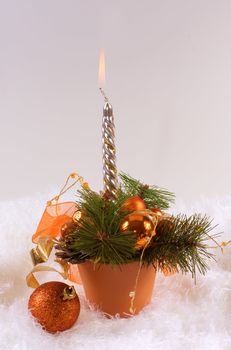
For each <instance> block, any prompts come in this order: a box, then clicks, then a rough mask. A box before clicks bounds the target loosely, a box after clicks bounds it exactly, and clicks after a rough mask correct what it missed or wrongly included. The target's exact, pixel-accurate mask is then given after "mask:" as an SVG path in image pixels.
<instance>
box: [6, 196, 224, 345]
mask: <svg viewBox="0 0 231 350" xmlns="http://www.w3.org/2000/svg"><path fill="white" fill-rule="evenodd" d="M47 198H49V196H42V195H38V196H36V197H30V198H22V199H17V200H14V201H5V202H1V203H0V218H1V220H0V238H1V240H0V263H1V265H0V350H32V349H33V350H40V349H44V350H64V349H65V350H71V349H73V350H77V349H81V350H104V349H105V350H120V349H121V350H122V349H123V350H134V349H139V350H149V349H150V350H151V349H153V350H154V349H157V350H162V349H163V350H168V349H169V350H178V349H179V350H180V349H187V350H191V349H193V350H200V349H203V350H205V349H209V350H230V349H231V248H230V247H227V248H226V249H225V253H224V254H223V255H222V254H221V252H220V251H219V250H215V251H214V253H216V259H217V263H215V262H213V261H211V262H210V270H209V272H208V273H207V274H206V276H200V275H199V274H198V275H197V281H196V284H195V283H194V281H193V280H192V278H191V276H190V275H189V274H188V275H181V274H177V275H174V276H172V277H164V276H163V275H161V274H158V276H157V279H156V282H155V288H154V293H153V298H152V302H151V304H150V305H149V306H147V307H146V308H145V309H144V310H143V311H142V312H141V313H140V314H139V315H137V316H135V317H133V318H130V319H111V320H110V319H107V318H105V317H104V316H103V315H102V314H101V313H99V312H95V311H92V310H90V309H89V308H88V306H87V303H86V301H85V298H84V294H83V290H82V287H80V286H77V287H76V288H77V292H78V294H79V296H80V300H81V312H80V316H79V319H78V321H77V323H76V324H75V325H74V327H73V328H71V329H70V330H68V331H65V332H63V333H60V334H55V335H51V334H48V333H46V332H45V331H43V330H42V328H41V327H40V326H39V325H38V324H37V323H36V322H35V321H34V319H33V318H32V316H31V315H30V313H29V312H28V310H27V302H28V298H29V296H30V294H31V293H32V290H31V289H29V288H28V287H27V286H26V283H25V277H26V275H27V273H28V272H29V271H30V270H31V268H32V264H31V261H30V256H29V251H30V249H31V248H32V243H31V235H32V233H33V232H34V230H35V228H36V225H37V223H38V220H39V218H40V216H41V214H42V212H43V209H44V203H46V199H47ZM173 212H174V213H178V212H185V213H187V214H191V213H194V212H201V213H207V214H208V215H210V216H211V217H214V224H218V227H217V228H216V229H215V230H214V232H222V236H221V238H220V239H219V240H220V241H225V240H229V239H231V197H228V196H227V197H225V198H216V199H203V198H202V199H200V200H198V201H197V202H195V203H191V205H186V204H185V203H183V202H182V203H181V202H179V201H178V202H177V205H176V206H175V207H174V208H173ZM212 245H213V244H212ZM38 278H39V279H40V281H41V280H43V281H49V280H61V279H60V278H59V277H58V275H57V274H55V273H53V274H49V275H48V274H46V273H43V277H40V276H38Z"/></svg>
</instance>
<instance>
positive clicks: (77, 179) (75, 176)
mask: <svg viewBox="0 0 231 350" xmlns="http://www.w3.org/2000/svg"><path fill="white" fill-rule="evenodd" d="M71 179H73V180H74V181H73V183H72V184H70V185H68V183H69V181H70V180H71ZM77 182H79V183H80V185H81V186H82V188H83V189H85V190H88V189H89V188H90V187H89V184H88V183H87V182H85V181H84V178H83V177H82V176H79V175H78V174H77V173H71V174H70V175H69V176H68V177H67V179H66V182H65V184H64V186H63V187H62V188H61V190H60V192H59V194H58V195H57V196H54V197H53V198H51V199H50V200H49V201H47V206H51V205H52V203H53V202H54V201H55V202H56V203H55V205H56V214H57V215H58V201H59V199H60V197H61V196H62V195H63V194H64V193H66V192H67V191H69V190H70V189H71V188H72V187H74V186H75V185H76V184H77Z"/></svg>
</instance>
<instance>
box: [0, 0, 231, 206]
mask: <svg viewBox="0 0 231 350" xmlns="http://www.w3.org/2000/svg"><path fill="white" fill-rule="evenodd" d="M101 47H104V49H105V54H106V77H107V78H106V79H107V85H106V87H107V89H106V90H107V92H108V95H109V97H110V99H111V103H112V105H113V107H114V115H115V123H116V144H117V158H118V168H119V169H120V170H123V171H125V172H128V173H130V174H131V175H132V176H134V177H137V178H140V179H142V180H144V181H145V182H146V183H151V184H157V185H159V186H163V187H167V188H169V189H170V190H173V191H175V193H176V195H177V197H178V198H183V199H185V200H192V199H194V198H198V197H200V196H201V195H206V196H209V197H210V196H211V197H212V196H220V195H224V194H230V192H231V186H230V178H231V165H230V149H231V137H230V133H231V119H230V114H231V1H228V0H227V1H224V0H223V1H220V0H217V1H212V0H210V1H208V0H207V1H206V0H204V1H203V0H192V1H189V0H187V1H186V0H162V1H161V0H159V1H157V0H149V1H145V0H142V1H134V0H131V1H128V0H125V1H124V0H123V1H122V0H116V1H93V0H92V1H89V0H88V1H86V0H82V1H77V0H72V1H71V0H65V1H64V0H63V1H60V0H37V1H35V0H27V1H25V0H18V1H17V0H14V1H12V0H5V1H3V0H0V121H1V128H0V130H1V132H0V160H1V168H0V174H1V175H0V180H1V181H0V195H1V199H7V198H16V197H18V196H25V195H26V196H28V195H31V194H35V193H38V192H42V193H45V192H46V191H47V190H50V189H51V188H56V186H57V188H59V187H60V186H61V185H62V184H63V182H64V180H65V178H66V176H67V175H68V174H69V173H70V172H71V171H77V172H79V173H80V174H81V175H82V176H84V177H85V178H86V180H88V181H89V183H90V184H91V186H92V187H93V188H94V189H96V190H99V189H100V188H101V183H102V165H101V119H102V117H101V115H102V108H103V101H102V97H101V96H100V94H99V91H98V83H97V75H98V58H99V50H100V48H101Z"/></svg>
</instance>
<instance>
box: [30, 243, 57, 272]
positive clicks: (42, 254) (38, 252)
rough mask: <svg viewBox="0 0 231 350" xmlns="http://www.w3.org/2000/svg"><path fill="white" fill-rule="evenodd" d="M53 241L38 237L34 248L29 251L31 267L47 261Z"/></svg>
mask: <svg viewBox="0 0 231 350" xmlns="http://www.w3.org/2000/svg"><path fill="white" fill-rule="evenodd" d="M53 246H54V241H53V240H51V239H50V238H49V237H40V238H39V240H38V243H37V246H36V248H33V249H31V252H30V255H31V259H32V262H33V265H34V266H36V265H38V264H41V263H44V262H46V261H47V260H48V259H49V256H50V254H51V251H52V249H53Z"/></svg>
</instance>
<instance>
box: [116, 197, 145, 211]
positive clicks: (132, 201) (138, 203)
mask: <svg viewBox="0 0 231 350" xmlns="http://www.w3.org/2000/svg"><path fill="white" fill-rule="evenodd" d="M121 209H122V211H136V210H144V209H146V205H145V203H144V201H143V199H142V198H141V197H139V196H132V197H129V198H127V199H126V200H125V201H124V203H123V204H122V207H121Z"/></svg>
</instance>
